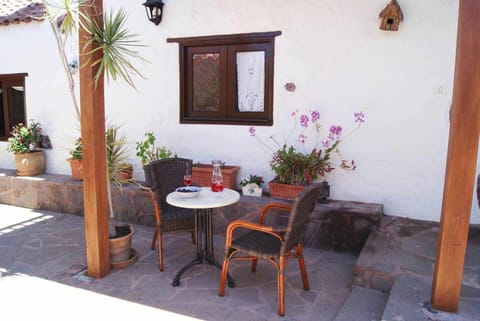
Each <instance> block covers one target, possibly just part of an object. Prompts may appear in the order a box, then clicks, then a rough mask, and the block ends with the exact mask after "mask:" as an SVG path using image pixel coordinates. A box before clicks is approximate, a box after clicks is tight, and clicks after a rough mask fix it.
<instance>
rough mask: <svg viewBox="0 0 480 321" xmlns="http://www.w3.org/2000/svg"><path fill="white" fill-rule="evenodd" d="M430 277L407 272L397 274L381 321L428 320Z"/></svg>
mask: <svg viewBox="0 0 480 321" xmlns="http://www.w3.org/2000/svg"><path fill="white" fill-rule="evenodd" d="M431 288H432V281H431V279H428V278H424V277H419V276H412V275H407V274H401V275H398V276H397V278H396V280H395V282H394V283H393V287H392V290H391V292H390V297H389V298H388V302H387V305H386V306H385V311H384V312H383V316H382V321H396V320H412V321H424V320H425V321H428V320H430V319H428V317H427V315H426V312H428V306H429V303H428V302H429V300H430V291H431Z"/></svg>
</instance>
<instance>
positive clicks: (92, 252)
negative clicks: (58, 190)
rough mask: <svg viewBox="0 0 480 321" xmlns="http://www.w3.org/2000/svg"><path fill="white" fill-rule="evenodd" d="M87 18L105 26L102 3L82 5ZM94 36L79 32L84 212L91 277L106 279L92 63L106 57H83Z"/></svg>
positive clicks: (99, 122) (97, 97)
mask: <svg viewBox="0 0 480 321" xmlns="http://www.w3.org/2000/svg"><path fill="white" fill-rule="evenodd" d="M81 10H82V12H83V13H84V14H85V15H88V16H91V17H93V18H94V19H96V20H97V21H98V23H99V25H102V24H103V23H102V21H103V17H102V14H101V13H102V12H103V4H102V0H94V1H91V3H90V2H87V4H85V5H82V7H81ZM90 37H91V35H90V34H89V33H88V32H86V31H85V30H83V29H82V28H80V32H79V47H80V53H81V54H80V66H81V68H80V103H81V127H82V151H83V158H82V164H83V202H84V209H85V239H86V251H87V267H88V275H89V276H92V277H96V278H99V277H103V276H105V275H107V274H108V273H110V244H109V240H108V232H109V229H108V202H107V169H106V155H105V106H104V86H103V77H100V79H99V80H98V83H97V86H96V87H95V83H94V75H95V73H96V71H97V68H96V67H95V68H94V67H92V66H91V63H92V61H95V60H97V59H98V57H99V56H100V57H101V55H102V54H103V53H102V52H101V50H99V51H97V52H96V53H95V55H93V56H92V57H90V55H85V54H83V53H84V52H90V51H92V50H93V49H94V47H93V45H89V46H86V47H85V45H86V43H87V42H88V40H89V39H90Z"/></svg>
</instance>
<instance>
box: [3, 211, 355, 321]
mask: <svg viewBox="0 0 480 321" xmlns="http://www.w3.org/2000/svg"><path fill="white" fill-rule="evenodd" d="M0 214H1V215H0V253H1V255H0V302H1V309H0V315H1V318H2V319H8V320H13V319H15V320H24V319H27V318H29V317H34V318H36V319H39V320H88V319H89V318H95V320H98V318H99V317H103V316H109V317H112V318H113V320H127V319H128V320H153V318H155V319H157V320H222V321H223V320H325V321H329V320H333V319H334V318H335V315H336V314H337V312H338V311H339V309H340V308H341V306H342V304H343V303H344V301H345V300H346V299H347V297H348V296H349V294H350V285H351V281H352V267H353V265H354V263H355V260H356V256H355V255H354V254H352V253H339V252H334V251H328V250H320V249H314V248H306V249H305V257H306V264H307V271H308V274H309V279H310V286H311V290H310V291H308V292H307V291H304V290H302V285H301V277H300V274H299V271H298V265H297V264H296V262H294V261H293V260H292V261H291V262H289V264H287V278H286V316H285V317H283V318H281V317H279V316H278V315H277V312H276V311H277V303H276V297H277V296H276V278H275V277H276V274H275V271H274V268H273V266H271V264H269V263H267V262H260V263H259V266H258V268H257V272H256V273H255V274H252V273H251V272H250V271H249V266H248V263H246V262H243V263H242V262H233V263H232V265H231V268H230V272H231V274H232V276H233V278H234V279H235V281H236V287H235V288H233V289H230V288H227V289H226V293H225V296H224V297H219V296H218V295H217V287H218V281H219V275H220V271H219V270H218V269H216V268H215V267H213V266H210V265H206V264H202V265H198V266H195V267H194V268H192V269H190V270H188V271H187V272H185V273H184V275H183V276H182V279H181V284H180V286H179V287H172V286H171V285H170V284H171V281H172V278H173V277H174V275H175V273H176V272H177V271H178V270H179V269H180V268H181V267H182V266H183V265H184V264H185V263H186V262H188V261H190V259H191V258H192V257H193V253H194V247H193V245H192V244H191V241H190V235H189V234H187V233H185V234H173V235H172V234H170V235H167V236H166V237H165V247H164V251H165V271H164V272H160V271H158V266H157V258H156V252H155V251H151V250H150V249H149V245H150V240H151V235H152V228H151V227H145V226H135V229H136V232H135V235H134V237H133V245H132V247H133V248H134V249H135V250H136V251H137V252H138V253H139V255H140V258H139V261H138V262H137V263H135V264H134V265H132V266H130V267H128V268H125V269H119V270H112V272H111V273H110V274H109V275H108V276H106V277H104V278H102V279H92V278H89V277H88V276H86V274H85V266H86V259H85V241H84V220H83V218H82V217H80V216H75V215H68V214H59V213H53V212H46V211H38V210H30V209H25V208H20V207H14V206H8V205H2V204H0ZM214 241H215V251H216V254H217V259H221V255H222V253H223V249H222V248H223V243H224V238H223V237H222V236H219V235H215V237H214ZM92 320H93V319H92Z"/></svg>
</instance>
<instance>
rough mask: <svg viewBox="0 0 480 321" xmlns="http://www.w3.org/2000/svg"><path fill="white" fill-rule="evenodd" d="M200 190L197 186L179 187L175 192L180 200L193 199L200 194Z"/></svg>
mask: <svg viewBox="0 0 480 321" xmlns="http://www.w3.org/2000/svg"><path fill="white" fill-rule="evenodd" d="M201 190H202V189H201V188H200V187H198V186H181V187H178V188H177V189H176V190H175V192H176V193H177V194H178V196H180V197H182V198H195V197H197V196H198V195H199V194H200V191H201Z"/></svg>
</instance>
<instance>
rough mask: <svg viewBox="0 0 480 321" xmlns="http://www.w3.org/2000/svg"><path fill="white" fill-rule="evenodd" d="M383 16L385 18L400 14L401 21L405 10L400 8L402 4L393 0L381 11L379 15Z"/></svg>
mask: <svg viewBox="0 0 480 321" xmlns="http://www.w3.org/2000/svg"><path fill="white" fill-rule="evenodd" d="M379 16H380V17H381V18H385V17H388V16H398V18H399V19H400V21H403V12H402V8H400V5H399V4H398V2H397V0H392V1H391V2H390V3H389V4H388V5H387V6H386V7H385V9H383V10H382V12H380V15H379Z"/></svg>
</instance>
